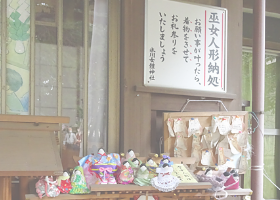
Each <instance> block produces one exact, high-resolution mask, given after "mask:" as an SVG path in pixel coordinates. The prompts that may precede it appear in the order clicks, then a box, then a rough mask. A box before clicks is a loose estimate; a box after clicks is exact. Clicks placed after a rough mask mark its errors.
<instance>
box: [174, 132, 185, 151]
mask: <svg viewBox="0 0 280 200" xmlns="http://www.w3.org/2000/svg"><path fill="white" fill-rule="evenodd" d="M175 147H177V148H180V149H183V150H187V147H186V145H185V138H184V136H183V133H176V141H175Z"/></svg>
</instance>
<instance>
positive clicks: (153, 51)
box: [149, 47, 156, 81]
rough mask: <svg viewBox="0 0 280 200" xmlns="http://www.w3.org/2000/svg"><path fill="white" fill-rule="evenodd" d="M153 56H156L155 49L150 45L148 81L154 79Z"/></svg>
mask: <svg viewBox="0 0 280 200" xmlns="http://www.w3.org/2000/svg"><path fill="white" fill-rule="evenodd" d="M155 58H156V52H155V49H154V48H153V47H152V48H150V59H149V61H150V65H149V66H150V71H149V72H150V77H149V79H150V81H154V80H156V79H155V72H156V71H155V69H156V68H155Z"/></svg>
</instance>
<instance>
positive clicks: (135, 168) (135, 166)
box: [128, 158, 142, 176]
mask: <svg viewBox="0 0 280 200" xmlns="http://www.w3.org/2000/svg"><path fill="white" fill-rule="evenodd" d="M128 162H129V164H130V166H131V167H132V170H133V172H134V176H136V173H137V171H138V169H139V167H140V165H141V164H142V162H141V161H140V160H138V159H137V158H133V159H132V160H131V159H129V160H128Z"/></svg>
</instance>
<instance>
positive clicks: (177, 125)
mask: <svg viewBox="0 0 280 200" xmlns="http://www.w3.org/2000/svg"><path fill="white" fill-rule="evenodd" d="M187 131H188V130H187V125H186V120H184V119H182V118H176V119H174V132H175V135H176V133H182V134H183V136H184V137H188V133H187Z"/></svg>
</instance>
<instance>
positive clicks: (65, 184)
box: [57, 179, 72, 194]
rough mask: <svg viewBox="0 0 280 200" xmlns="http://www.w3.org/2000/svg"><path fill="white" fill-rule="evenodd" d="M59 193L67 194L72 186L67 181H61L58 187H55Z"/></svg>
mask: <svg viewBox="0 0 280 200" xmlns="http://www.w3.org/2000/svg"><path fill="white" fill-rule="evenodd" d="M57 188H58V189H59V190H60V192H61V193H67V194H68V193H69V192H70V190H71V189H72V185H71V182H70V180H69V179H67V180H61V183H60V186H59V187H57Z"/></svg>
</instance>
